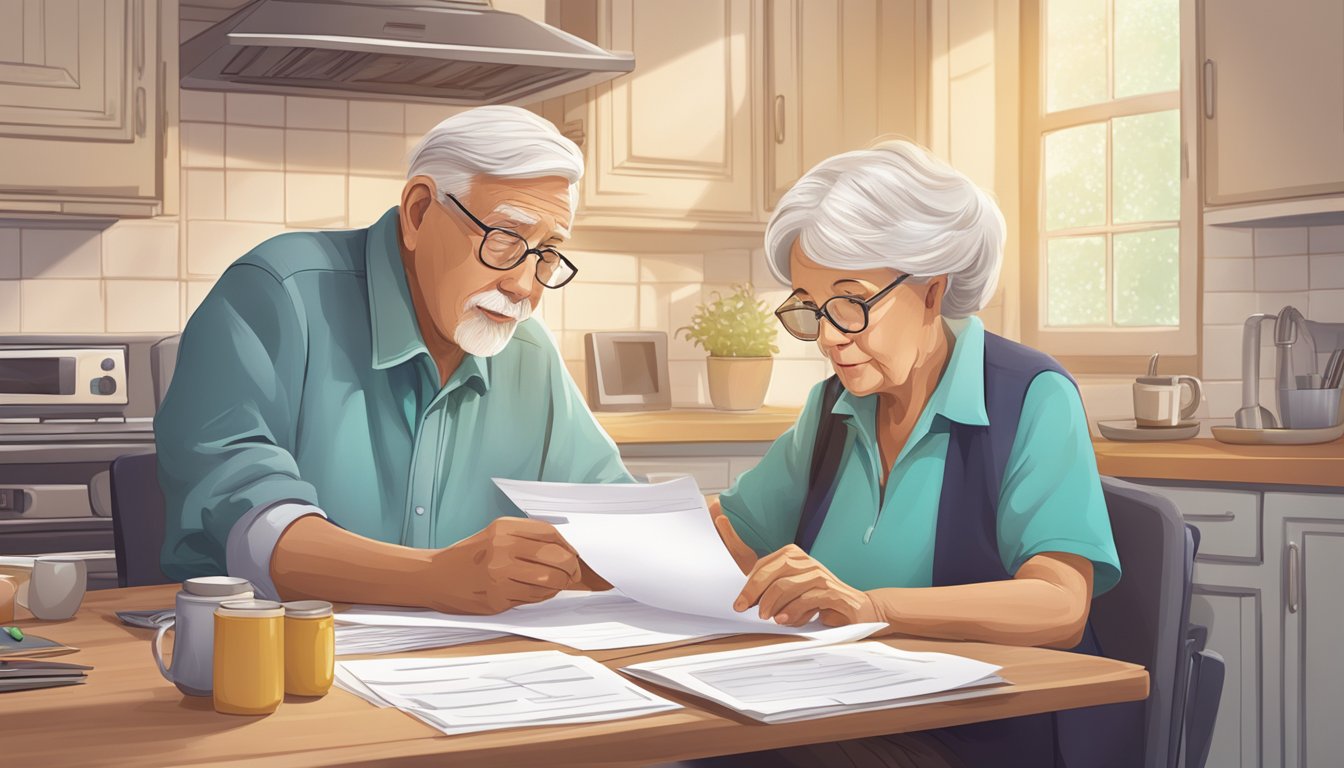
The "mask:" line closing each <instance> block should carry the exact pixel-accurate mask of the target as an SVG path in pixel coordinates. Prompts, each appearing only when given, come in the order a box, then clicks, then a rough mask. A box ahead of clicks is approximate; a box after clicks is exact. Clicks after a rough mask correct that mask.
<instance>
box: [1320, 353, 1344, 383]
mask: <svg viewBox="0 0 1344 768" xmlns="http://www.w3.org/2000/svg"><path fill="white" fill-rule="evenodd" d="M1341 374H1344V347H1341V348H1339V349H1336V350H1335V351H1334V352H1331V353H1330V361H1329V362H1327V363H1326V364H1325V373H1323V374H1321V386H1322V387H1324V388H1325V389H1338V388H1339V385H1340V376H1341Z"/></svg>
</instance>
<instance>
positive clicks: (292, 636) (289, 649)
mask: <svg viewBox="0 0 1344 768" xmlns="http://www.w3.org/2000/svg"><path fill="white" fill-rule="evenodd" d="M335 666H336V624H335V620H334V619H333V618H332V615H331V603H328V602H325V601H322V600H298V601H295V602H292V603H285V693H289V694H293V695H295V696H325V695H327V691H329V690H331V680H332V673H333V671H334V669H335Z"/></svg>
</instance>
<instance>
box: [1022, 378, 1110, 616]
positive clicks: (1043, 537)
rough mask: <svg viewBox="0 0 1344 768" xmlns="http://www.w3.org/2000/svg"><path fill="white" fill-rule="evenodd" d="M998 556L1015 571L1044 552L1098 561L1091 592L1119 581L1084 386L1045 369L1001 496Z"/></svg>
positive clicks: (1033, 390) (1030, 395)
mask: <svg viewBox="0 0 1344 768" xmlns="http://www.w3.org/2000/svg"><path fill="white" fill-rule="evenodd" d="M998 543H999V556H1000V558H1001V559H1002V560H1003V565H1004V568H1006V569H1007V570H1008V572H1009V573H1016V572H1017V569H1018V568H1021V567H1022V564H1023V563H1025V562H1026V561H1027V560H1030V559H1031V558H1032V557H1034V556H1036V555H1039V554H1042V553H1045V552H1066V553H1069V554H1073V555H1078V556H1079V557H1085V558H1087V559H1088V560H1090V561H1092V569H1093V579H1092V594H1093V595H1094V596H1095V595H1100V594H1102V593H1103V592H1105V591H1106V590H1108V589H1110V588H1111V587H1113V586H1115V584H1116V583H1117V582H1118V581H1120V558H1119V556H1118V555H1117V554H1116V551H1115V539H1114V538H1113V537H1112V535H1111V518H1110V515H1109V513H1108V512H1107V511H1106V499H1105V496H1104V495H1103V493H1102V490H1101V477H1100V475H1099V474H1098V473H1097V457H1096V454H1095V453H1094V452H1093V450H1092V438H1091V435H1090V433H1089V432H1088V428H1087V416H1086V414H1085V413H1084V411H1083V401H1082V398H1081V397H1079V394H1078V388H1077V387H1075V386H1074V385H1073V383H1072V382H1070V381H1069V380H1068V379H1066V378H1065V377H1063V376H1061V375H1059V374H1057V373H1053V372H1046V373H1042V374H1040V375H1039V376H1037V377H1036V378H1035V379H1034V380H1033V381H1032V383H1031V386H1030V387H1029V388H1028V389H1027V395H1026V399H1025V401H1024V402H1023V404H1022V416H1021V419H1020V420H1019V422H1018V428H1017V436H1016V437H1015V438H1014V440H1013V447H1012V450H1011V452H1010V453H1009V456H1008V465H1007V468H1006V469H1005V471H1004V479H1003V485H1002V487H1001V488H1000V494H999V542H998Z"/></svg>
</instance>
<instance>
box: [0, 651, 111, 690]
mask: <svg viewBox="0 0 1344 768" xmlns="http://www.w3.org/2000/svg"><path fill="white" fill-rule="evenodd" d="M91 669H93V667H88V666H84V665H82V664H64V663H61V662H59V661H34V660H31V659H18V660H14V661H0V693H6V692H10V691H26V690H31V689H33V688H55V687H57V686H62V685H79V684H80V683H83V682H84V680H85V677H86V673H87V672H88V671H89V670H91Z"/></svg>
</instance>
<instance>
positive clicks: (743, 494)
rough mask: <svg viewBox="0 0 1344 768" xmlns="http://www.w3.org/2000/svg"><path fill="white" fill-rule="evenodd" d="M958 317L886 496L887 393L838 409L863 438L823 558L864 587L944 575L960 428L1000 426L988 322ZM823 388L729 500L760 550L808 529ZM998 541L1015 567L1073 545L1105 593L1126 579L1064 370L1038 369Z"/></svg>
mask: <svg viewBox="0 0 1344 768" xmlns="http://www.w3.org/2000/svg"><path fill="white" fill-rule="evenodd" d="M949 325H950V326H951V327H953V329H954V331H956V333H957V340H956V343H955V344H954V345H953V348H952V354H951V357H950V359H949V360H948V363H947V367H946V369H945V370H944V372H943V378H942V380H940V381H939V382H938V385H937V387H935V388H934V391H933V394H932V395H931V396H930V398H929V402H928V403H927V404H926V405H925V407H924V410H923V412H921V413H920V415H919V419H918V420H917V421H916V423H915V427H914V430H913V431H912V432H911V433H910V437H909V439H908V440H907V441H906V444H905V445H904V446H903V447H902V448H901V452H900V454H899V455H898V456H897V457H896V461H895V463H894V464H893V465H892V468H891V473H890V475H889V476H888V478H887V487H886V498H885V499H884V498H881V493H882V492H881V486H880V484H879V478H880V477H881V474H880V473H881V472H882V471H883V466H882V460H881V454H880V453H879V451H878V444H877V432H876V429H877V396H876V395H869V396H866V397H855V396H853V395H851V394H850V393H849V392H842V393H841V395H840V397H839V399H838V400H837V401H836V404H835V407H834V409H833V412H834V413H838V414H843V415H844V416H845V417H846V420H847V422H848V423H849V425H850V427H851V429H850V434H851V438H850V440H849V443H848V444H847V446H846V451H845V455H844V457H843V459H842V460H841V463H840V469H839V477H838V481H837V485H836V491H835V497H834V499H833V501H832V503H831V506H830V511H829V512H828V513H827V515H826V520H825V522H824V523H823V524H822V527H821V530H820V532H819V533H818V535H817V540H816V543H815V544H814V545H813V547H812V552H811V554H812V556H813V557H815V558H816V559H817V560H818V561H820V562H821V563H822V564H824V565H825V566H826V567H827V568H829V569H830V570H831V571H832V572H833V573H834V574H835V575H836V576H837V577H839V578H840V579H841V580H843V581H844V582H845V583H847V584H849V585H850V586H853V587H856V588H858V589H862V590H870V589H878V588H881V587H927V586H929V585H930V584H931V583H932V581H933V544H934V535H935V533H936V531H937V524H938V502H939V499H940V498H941V496H942V486H943V466H944V462H945V461H946V457H947V445H948V424H949V423H950V422H953V421H955V422H958V423H961V424H975V425H984V424H988V423H989V417H988V415H987V413H986V410H985V374H984V362H985V329H984V325H983V324H982V323H981V321H980V319H979V318H975V317H972V318H970V319H969V320H968V321H966V322H964V323H961V322H952V323H949ZM821 392H822V387H821V385H818V386H816V387H814V388H813V390H812V392H811V394H810V396H809V397H808V400H807V404H806V405H805V407H804V408H803V412H802V414H801V415H800V416H799V417H798V422H797V424H795V425H794V426H793V428H791V429H790V430H789V431H788V432H786V433H784V434H783V435H782V436H781V437H780V438H779V439H778V440H776V441H775V443H774V445H772V446H771V447H770V450H769V451H768V452H767V453H766V455H765V458H764V459H762V460H761V463H760V464H758V465H757V466H756V467H754V468H753V469H751V470H749V471H747V472H745V473H743V474H742V476H741V477H739V478H738V480H737V483H736V484H735V485H734V486H733V488H732V489H731V490H729V491H728V492H726V493H724V494H723V495H722V497H721V499H720V501H721V503H722V505H723V511H724V514H725V515H727V517H728V518H729V520H730V521H731V522H732V523H733V527H734V529H735V530H736V531H737V533H738V535H739V536H741V537H742V539H743V541H745V542H746V543H747V544H748V545H750V546H751V547H752V548H753V549H755V550H756V551H757V552H758V553H760V554H765V553H767V552H773V551H775V550H777V549H779V548H781V547H783V546H784V545H786V544H790V543H792V542H793V540H794V536H795V534H796V533H797V530H798V520H799V518H800V516H801V514H802V504H803V498H804V496H805V495H806V493H807V477H808V468H809V467H810V466H811V461H812V445H813V442H814V441H815V436H816V430H817V423H818V411H819V409H820V407H821ZM998 546H999V556H1000V558H1002V560H1003V565H1004V568H1006V569H1007V571H1008V572H1009V573H1016V572H1017V569H1018V568H1020V567H1021V566H1022V564H1023V563H1025V562H1026V561H1027V560H1028V559H1030V558H1031V557H1033V556H1034V555H1038V554H1041V553H1043V552H1067V553H1071V554H1076V555H1079V556H1081V557H1085V558H1087V559H1088V560H1091V561H1092V565H1093V568H1094V582H1093V594H1097V595H1099V594H1101V593H1102V592H1105V591H1106V590H1108V589H1110V588H1111V587H1112V586H1114V585H1115V583H1116V582H1117V581H1119V579H1120V562H1119V558H1118V557H1117V556H1116V553H1115V542H1114V541H1113V540H1112V538H1111V527H1110V517H1109V515H1108V514H1107V511H1106V504H1105V499H1104V497H1103V496H1102V490H1101V479H1100V477H1099V476H1098V474H1097V461H1096V456H1095V454H1094V453H1093V452H1092V440H1091V437H1090V435H1089V432H1088V428H1087V418H1086V416H1085V415H1084V413H1083V403H1082V400H1081V398H1079V396H1078V389H1077V388H1076V387H1075V386H1074V385H1073V384H1072V383H1071V382H1070V381H1069V380H1068V379H1066V378H1065V377H1063V376H1061V375H1059V374H1057V373H1053V372H1045V373H1042V374H1040V375H1038V376H1037V377H1036V378H1035V379H1034V380H1033V381H1032V383H1031V386H1030V387H1029V388H1028V389H1027V395H1026V399H1025V402H1024V404H1023V408H1022V416H1021V419H1020V421H1019V422H1018V430H1017V436H1016V439H1015V440H1014V442H1013V447H1012V449H1011V451H1010V453H1009V459H1008V466H1007V468H1006V470H1005V472H1004V479H1003V485H1002V487H1001V488H1000V492H999V510H998Z"/></svg>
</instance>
